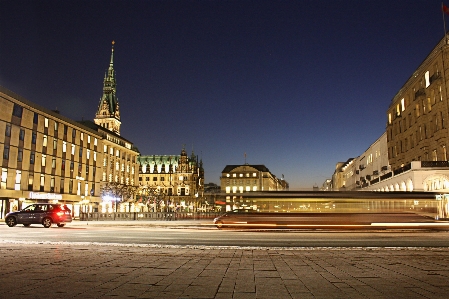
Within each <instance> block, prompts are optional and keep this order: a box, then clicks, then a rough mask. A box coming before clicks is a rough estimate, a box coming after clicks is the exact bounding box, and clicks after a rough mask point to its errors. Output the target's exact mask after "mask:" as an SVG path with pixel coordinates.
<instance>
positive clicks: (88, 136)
mask: <svg viewBox="0 0 449 299" xmlns="http://www.w3.org/2000/svg"><path fill="white" fill-rule="evenodd" d="M87 143H89V144H90V135H87Z"/></svg>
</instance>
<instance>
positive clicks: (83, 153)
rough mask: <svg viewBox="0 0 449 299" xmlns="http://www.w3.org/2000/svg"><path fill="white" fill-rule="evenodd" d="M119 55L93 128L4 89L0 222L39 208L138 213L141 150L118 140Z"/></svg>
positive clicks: (75, 212) (0, 116)
mask: <svg viewBox="0 0 449 299" xmlns="http://www.w3.org/2000/svg"><path fill="white" fill-rule="evenodd" d="M113 53H114V50H113V49H112V55H111V61H110V64H109V69H108V71H107V75H106V76H105V80H104V86H103V96H102V98H101V99H100V103H99V106H98V109H97V113H96V117H95V119H94V122H92V121H80V122H77V121H74V120H71V119H69V118H67V117H64V116H63V115H61V114H59V112H58V111H52V110H48V109H46V108H43V107H40V106H38V105H36V104H34V103H32V102H30V101H28V100H26V99H24V98H22V97H20V96H19V95H16V94H14V93H13V92H11V91H9V90H7V89H5V88H2V87H0V105H1V107H2V109H0V155H1V156H2V157H3V159H2V169H1V184H0V218H2V217H4V215H5V214H6V213H7V212H9V211H13V210H17V209H20V208H22V207H23V206H24V205H25V206H26V205H28V204H30V203H35V202H60V203H64V204H67V205H68V206H69V207H70V208H71V209H72V212H73V216H75V217H77V216H78V215H80V213H81V212H88V211H90V212H97V211H99V212H111V211H113V210H114V208H115V210H116V211H130V210H138V209H139V207H138V205H136V204H135V203H134V202H133V201H134V200H135V194H136V193H137V190H138V187H139V185H138V180H139V172H138V169H139V164H138V159H137V157H138V156H139V152H138V150H137V148H135V147H134V145H133V144H132V143H131V142H130V141H128V140H126V139H125V138H123V137H122V136H120V125H121V123H120V111H119V106H118V100H117V97H116V82H115V72H114V68H113ZM124 201H125V202H126V204H124V205H119V203H120V202H124Z"/></svg>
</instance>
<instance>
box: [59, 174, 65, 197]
mask: <svg viewBox="0 0 449 299" xmlns="http://www.w3.org/2000/svg"><path fill="white" fill-rule="evenodd" d="M59 193H61V194H62V193H64V178H61V180H60V183H59Z"/></svg>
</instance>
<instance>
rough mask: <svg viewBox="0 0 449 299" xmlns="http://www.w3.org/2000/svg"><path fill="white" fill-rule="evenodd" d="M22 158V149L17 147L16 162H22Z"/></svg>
mask: <svg viewBox="0 0 449 299" xmlns="http://www.w3.org/2000/svg"><path fill="white" fill-rule="evenodd" d="M22 159H23V149H22V148H19V151H18V153H17V162H22Z"/></svg>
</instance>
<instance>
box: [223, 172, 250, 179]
mask: <svg viewBox="0 0 449 299" xmlns="http://www.w3.org/2000/svg"><path fill="white" fill-rule="evenodd" d="M230 176H231V173H227V174H226V177H230ZM237 176H238V177H241V178H242V177H244V176H245V177H247V178H249V177H250V173H245V174H243V173H239V174H237V173H232V177H233V178H235V177H237ZM252 176H253V177H257V173H255V172H253V173H252Z"/></svg>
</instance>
